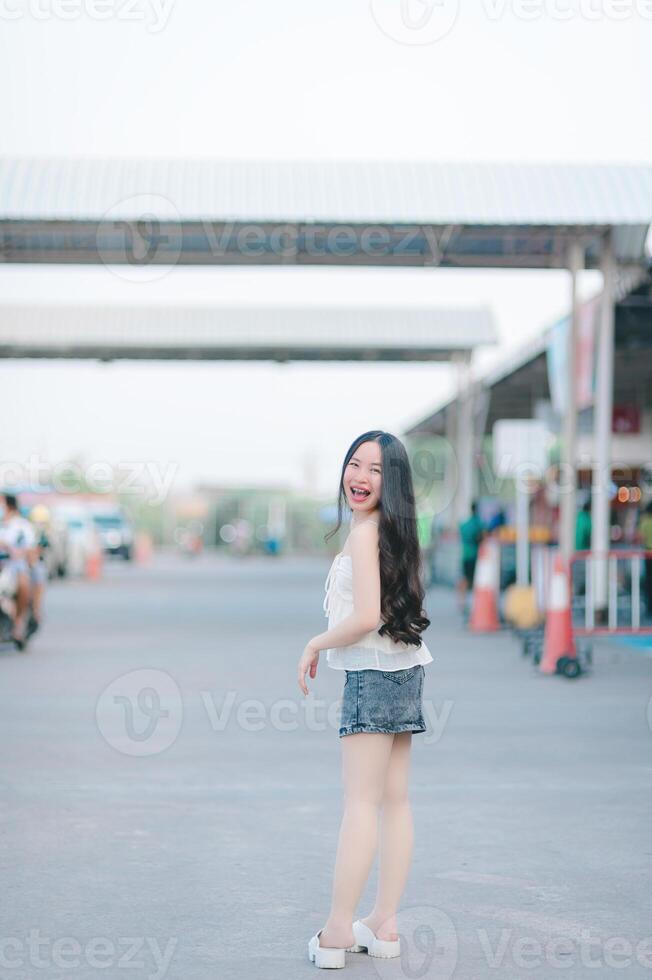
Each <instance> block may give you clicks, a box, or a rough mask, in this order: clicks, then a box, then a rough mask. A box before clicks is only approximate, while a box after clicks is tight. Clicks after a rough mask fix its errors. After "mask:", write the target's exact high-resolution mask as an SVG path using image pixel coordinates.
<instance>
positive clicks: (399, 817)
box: [362, 732, 414, 940]
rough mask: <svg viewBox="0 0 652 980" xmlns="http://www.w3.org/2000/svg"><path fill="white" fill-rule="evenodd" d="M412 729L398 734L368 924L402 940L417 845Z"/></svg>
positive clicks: (384, 804)
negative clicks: (399, 928) (400, 925)
mask: <svg viewBox="0 0 652 980" xmlns="http://www.w3.org/2000/svg"><path fill="white" fill-rule="evenodd" d="M411 747H412V732H400V733H397V734H396V735H395V736H394V744H393V746H392V752H391V755H390V759H389V766H388V769H387V778H386V780H385V792H384V795H383V800H382V829H381V837H380V868H379V872H378V891H377V893H376V904H375V905H374V908H373V911H372V912H371V913H370V914H369V915H368V916H367V917H366V918H364V919H362V922H364V924H365V925H367V926H369V928H370V929H371V930H372V932H374V933H375V934H376V936H377V937H378V938H379V939H389V940H396V939H398V933H397V932H396V913H397V911H398V906H399V902H400V900H401V895H402V894H403V889H404V888H405V883H406V881H407V877H408V873H409V870H410V861H411V859H412V848H413V844H414V826H413V821H412V808H411V806H410V800H409V797H408V783H409V774H410V749H411Z"/></svg>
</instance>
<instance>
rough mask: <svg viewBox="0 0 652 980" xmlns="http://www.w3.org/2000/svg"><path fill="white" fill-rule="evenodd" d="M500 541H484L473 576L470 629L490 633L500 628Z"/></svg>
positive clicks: (474, 631)
mask: <svg viewBox="0 0 652 980" xmlns="http://www.w3.org/2000/svg"><path fill="white" fill-rule="evenodd" d="M499 547H500V546H499V544H498V541H496V540H493V539H490V540H488V541H482V542H481V544H480V550H479V552H478V560H477V563H476V566H475V575H474V576H473V598H472V604H471V616H470V617H469V629H470V630H471V632H473V633H488V632H491V631H493V630H499V629H500V622H499V621H498V588H499V585H500V551H499Z"/></svg>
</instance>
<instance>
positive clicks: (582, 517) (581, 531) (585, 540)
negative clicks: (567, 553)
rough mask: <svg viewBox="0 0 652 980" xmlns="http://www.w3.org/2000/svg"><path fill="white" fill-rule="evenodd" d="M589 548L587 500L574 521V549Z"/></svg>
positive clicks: (589, 529)
mask: <svg viewBox="0 0 652 980" xmlns="http://www.w3.org/2000/svg"><path fill="white" fill-rule="evenodd" d="M590 549H591V501H590V500H587V501H585V503H584V504H583V506H582V509H581V511H580V512H579V514H578V515H577V519H576V521H575V551H590Z"/></svg>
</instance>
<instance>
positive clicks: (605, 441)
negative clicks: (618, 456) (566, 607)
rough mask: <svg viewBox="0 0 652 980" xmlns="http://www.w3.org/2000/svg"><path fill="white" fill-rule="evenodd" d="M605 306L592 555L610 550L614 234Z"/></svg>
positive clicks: (597, 573)
mask: <svg viewBox="0 0 652 980" xmlns="http://www.w3.org/2000/svg"><path fill="white" fill-rule="evenodd" d="M600 271H601V272H602V281H603V288H602V303H601V306H600V322H599V329H598V331H597V337H596V343H597V357H596V378H595V401H594V406H593V445H594V447H595V448H594V460H593V485H592V488H591V489H592V497H591V551H593V552H598V553H600V552H602V553H604V552H605V551H608V550H609V545H610V534H609V511H610V504H609V485H610V483H611V427H612V414H613V378H614V319H615V316H614V314H615V310H614V302H615V276H616V262H615V256H614V249H613V236H612V233H611V232H608V233H607V234H606V235H605V238H604V243H603V249H602V256H601V261H600ZM593 567H594V580H593V590H592V591H593V600H594V601H593V605H594V608H595V609H606V607H607V562H606V559H604V560H600V561H597V562H594V563H593Z"/></svg>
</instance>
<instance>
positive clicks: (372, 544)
mask: <svg viewBox="0 0 652 980" xmlns="http://www.w3.org/2000/svg"><path fill="white" fill-rule="evenodd" d="M346 544H347V546H348V549H349V552H350V553H351V554H352V555H360V556H363V555H375V554H377V552H378V525H377V524H376V523H375V522H373V521H365V522H364V523H363V524H360V525H358V527H354V528H352V529H351V531H350V532H349V536H348V538H347V540H346Z"/></svg>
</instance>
